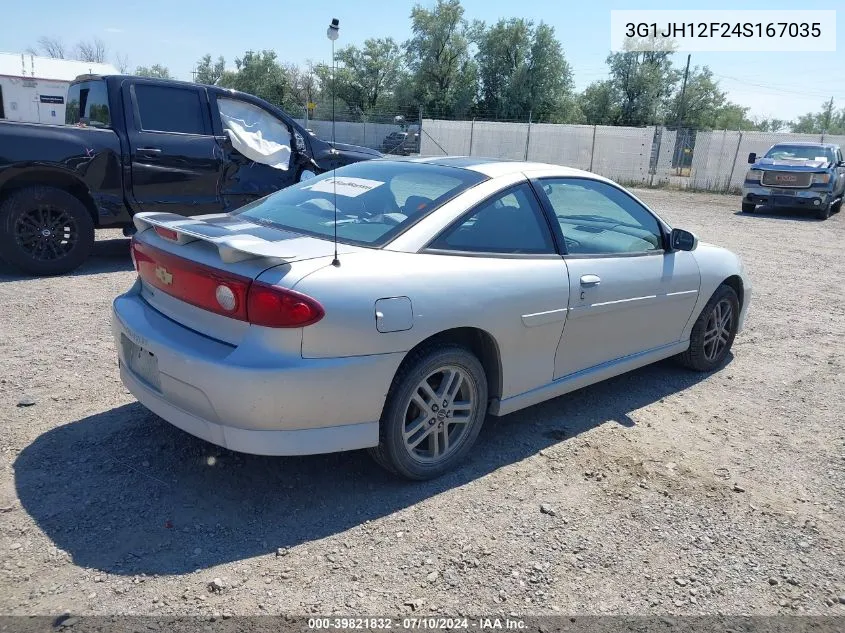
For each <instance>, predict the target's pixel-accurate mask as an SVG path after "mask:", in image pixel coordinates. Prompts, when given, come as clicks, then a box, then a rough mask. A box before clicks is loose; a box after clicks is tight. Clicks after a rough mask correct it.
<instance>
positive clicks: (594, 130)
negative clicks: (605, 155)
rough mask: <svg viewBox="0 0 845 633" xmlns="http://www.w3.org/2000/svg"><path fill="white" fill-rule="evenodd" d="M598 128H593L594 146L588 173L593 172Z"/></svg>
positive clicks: (595, 126) (591, 147) (591, 150)
mask: <svg viewBox="0 0 845 633" xmlns="http://www.w3.org/2000/svg"><path fill="white" fill-rule="evenodd" d="M597 127H598V126H597V125H594V126H593V144H592V145H591V146H590V168H589V169H588V170H587V171H593V156H595V154H596V128H597Z"/></svg>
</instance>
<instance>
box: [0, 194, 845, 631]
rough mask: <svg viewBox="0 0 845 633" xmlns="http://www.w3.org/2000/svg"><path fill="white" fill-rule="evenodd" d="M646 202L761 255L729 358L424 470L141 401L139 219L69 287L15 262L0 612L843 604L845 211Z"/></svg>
mask: <svg viewBox="0 0 845 633" xmlns="http://www.w3.org/2000/svg"><path fill="white" fill-rule="evenodd" d="M639 193H640V195H641V196H642V197H643V198H644V199H645V200H646V201H647V202H649V203H650V204H652V205H653V206H654V207H655V208H656V209H657V210H659V211H660V212H661V213H662V214H664V215H665V217H666V218H667V219H668V220H669V221H670V222H673V223H676V224H677V225H678V226H683V227H684V228H687V229H690V230H693V231H695V232H697V233H698V234H699V236H700V237H701V238H702V239H703V240H707V241H712V242H715V243H718V244H721V245H724V246H728V247H730V248H732V249H734V250H735V251H737V252H739V253H740V254H741V255H742V256H743V259H744V260H745V262H746V265H747V266H748V267H749V269H750V271H751V274H752V276H753V281H754V297H753V303H752V306H751V311H750V315H749V318H748V322H747V329H746V331H745V332H744V333H743V334H741V335H740V336H739V337H738V338H737V340H736V343H735V345H734V352H735V356H734V357H732V359H731V361H730V363H729V364H728V365H727V366H726V367H725V368H724V369H723V370H722V371H720V372H717V373H715V374H713V375H709V376H702V375H698V374H693V373H689V372H686V371H684V370H681V369H679V368H677V367H676V366H675V365H673V364H672V363H671V362H664V363H659V364H657V365H654V366H651V367H648V368H645V369H642V370H639V371H636V372H633V373H631V374H628V375H626V376H622V377H619V378H617V379H614V380H611V381H608V382H606V383H603V384H600V385H596V386H593V387H590V388H587V389H584V390H581V391H579V392H576V393H574V394H571V395H568V396H564V397H561V398H558V399H556V400H553V401H550V402H546V403H544V404H541V405H538V406H535V407H532V408H530V409H527V410H524V411H521V412H518V413H515V414H512V415H510V416H507V417H505V418H500V419H497V418H490V419H488V422H487V424H486V426H485V428H484V430H483V431H482V434H481V437H480V439H479V443H478V447H477V451H476V453H475V455H474V457H473V458H472V459H471V460H470V461H469V463H468V464H467V465H466V466H465V467H464V468H462V469H461V470H460V471H458V472H455V473H452V474H450V475H447V476H445V477H443V478H441V479H439V480H437V481H434V482H428V483H422V484H412V483H406V482H404V481H398V480H396V479H393V478H391V477H390V476H388V475H386V474H385V473H383V472H382V471H381V470H379V469H378V468H377V467H376V466H375V465H374V464H372V463H371V462H370V460H369V459H368V458H367V456H366V455H365V454H363V453H360V452H358V453H347V454H339V455H328V456H320V457H307V458H266V457H254V456H248V455H239V454H236V453H231V452H228V451H225V450H221V449H217V448H216V447H214V446H212V445H209V444H206V443H204V442H202V441H200V440H197V439H195V438H193V437H191V436H189V435H187V434H184V433H182V432H181V431H178V430H176V429H174V428H172V427H171V426H170V425H168V424H167V423H165V422H163V421H162V420H160V419H158V418H156V417H155V416H153V415H152V414H150V413H148V412H147V411H146V410H145V409H143V408H142V407H141V406H140V405H138V404H137V403H136V402H135V401H134V399H133V398H132V397H131V396H130V395H129V394H128V393H127V392H126V391H125V390H124V389H123V386H122V385H121V384H120V382H119V381H118V377H117V375H118V374H117V366H116V360H115V350H114V346H113V344H112V339H111V335H110V331H109V326H108V318H109V317H108V308H109V304H110V302H111V300H112V298H113V297H114V296H115V295H117V294H119V293H120V292H122V291H124V290H125V289H126V288H128V287H129V285H130V284H131V282H132V279H133V273H132V271H131V264H130V261H129V257H128V255H127V240H125V239H123V238H121V237H119V234H117V233H116V232H103V233H102V234H101V235H100V236H99V242H98V244H97V252H96V256H95V257H94V258H93V259H92V260H91V261H90V262H88V263H87V264H86V265H85V266H84V267H83V268H82V269H81V270H80V271H78V272H77V273H76V274H74V275H71V276H66V277H62V278H55V279H30V278H23V277H19V276H17V275H16V274H15V273H13V272H12V271H11V270H10V269H8V268H0V282H2V283H0V325H1V326H2V327H1V328H0V358H2V363H0V585H2V587H3V591H2V592H0V612H2V613H5V614H55V613H62V612H66V611H70V612H74V613H77V614H129V613H132V614H168V615H178V614H201V615H205V616H215V615H219V616H223V615H228V614H230V613H231V614H258V613H293V614H308V613H319V614H331V613H343V614H347V615H349V614H369V615H377V614H381V615H402V614H408V613H440V614H467V615H470V614H490V613H497V614H511V613H513V614H519V615H532V614H547V613H548V614H551V613H555V612H561V613H577V614H591V613H595V614H599V613H608V614H669V613H671V614H696V613H707V614H777V613H808V614H825V615H845V538H843V534H845V515H843V505H845V503H844V502H845V496H843V491H845V428H843V425H842V410H843V402H845V379H844V378H843V362H845V353H843V352H845V344H844V343H843V339H842V334H843V332H845V292H843V290H842V279H843V278H845V263H843V261H845V259H843V257H842V244H843V243H845V241H844V240H845V216H843V215H837V216H833V217H832V218H831V219H830V220H828V221H827V222H818V221H815V220H809V219H805V218H803V217H800V216H796V215H790V214H786V213H779V214H768V215H763V214H758V215H753V216H746V215H741V214H739V213H738V212H737V208H738V207H739V199H738V198H736V197H733V196H730V197H728V196H718V195H709V194H693V193H688V194H685V193H677V192H668V191H641V192H639ZM27 398H31V401H34V404H32V405H31V406H19V404H22V403H23V401H24V400H25V399H27Z"/></svg>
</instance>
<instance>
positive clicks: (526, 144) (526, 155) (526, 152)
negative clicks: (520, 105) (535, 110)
mask: <svg viewBox="0 0 845 633" xmlns="http://www.w3.org/2000/svg"><path fill="white" fill-rule="evenodd" d="M530 142H531V110H529V111H528V133H527V134H526V135H525V157H524V158H523V159H522V160H528V144H529V143H530Z"/></svg>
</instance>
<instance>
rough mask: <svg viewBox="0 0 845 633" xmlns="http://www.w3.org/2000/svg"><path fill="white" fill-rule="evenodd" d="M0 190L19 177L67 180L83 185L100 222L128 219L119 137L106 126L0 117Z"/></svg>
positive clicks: (34, 181)
mask: <svg viewBox="0 0 845 633" xmlns="http://www.w3.org/2000/svg"><path fill="white" fill-rule="evenodd" d="M0 147H2V154H0V195H2V191H3V189H4V188H6V187H9V186H10V185H13V186H14V183H16V182H17V183H20V182H21V181H22V180H23V181H25V182H27V183H29V182H30V181H31V184H49V183H50V182H51V180H52V181H55V182H59V183H61V182H66V181H68V179H72V181H76V182H77V183H79V184H80V185H81V186H84V188H85V189H86V191H87V193H88V195H89V196H90V198H91V200H92V201H93V203H94V205H95V206H96V208H97V211H98V213H99V215H100V220H101V223H103V224H114V223H119V222H123V221H128V220H129V216H128V214H127V211H126V208H125V205H124V196H123V174H122V168H121V165H122V163H121V155H120V140H119V139H118V137H117V135H116V134H115V133H114V132H113V131H112V130H107V129H96V128H78V127H72V126H65V125H45V124H39V123H9V122H6V123H3V122H0Z"/></svg>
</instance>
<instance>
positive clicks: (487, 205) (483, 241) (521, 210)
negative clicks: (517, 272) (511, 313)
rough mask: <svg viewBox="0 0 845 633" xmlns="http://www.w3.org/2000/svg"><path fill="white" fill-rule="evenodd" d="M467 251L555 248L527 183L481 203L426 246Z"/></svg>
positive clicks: (518, 251) (520, 251) (544, 250)
mask: <svg viewBox="0 0 845 633" xmlns="http://www.w3.org/2000/svg"><path fill="white" fill-rule="evenodd" d="M429 248H433V249H440V250H448V251H463V252H470V253H499V254H534V255H541V254H549V253H554V252H555V248H554V244H553V242H552V236H551V233H550V232H549V227H548V226H547V225H546V222H545V220H544V219H543V212H542V210H541V209H540V205H539V204H538V203H537V199H536V197H535V196H534V192H533V191H532V190H531V187H530V186H529V185H528V183H525V184H521V185H518V186H516V187H513V188H511V189H508V190H507V191H505V192H504V193H501V194H498V195H497V196H495V197H494V198H492V199H490V200H486V201H485V202H482V203H481V204H480V205H479V206H478V207H477V208H476V210H475V211H474V212H473V213H472V214H471V215H469V216H468V217H467V216H464V217H463V218H461V219H460V220H458V221H457V222H456V223H455V224H454V225H452V226H451V227H450V228H449V229H447V231H446V232H445V233H443V234H442V235H441V236H440V237H438V238H437V239H436V240H435V241H434V242H432V243H431V244H430V245H429Z"/></svg>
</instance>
